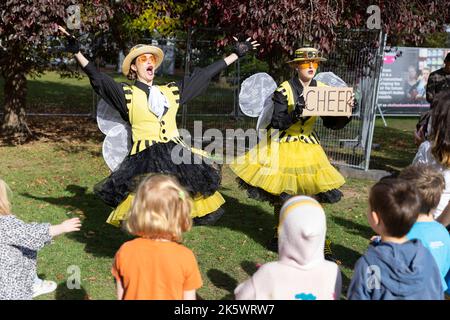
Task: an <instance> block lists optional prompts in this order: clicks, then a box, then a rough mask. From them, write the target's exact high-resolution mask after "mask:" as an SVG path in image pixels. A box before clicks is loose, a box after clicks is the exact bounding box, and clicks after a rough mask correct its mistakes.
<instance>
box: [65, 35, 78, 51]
mask: <svg viewBox="0 0 450 320" xmlns="http://www.w3.org/2000/svg"><path fill="white" fill-rule="evenodd" d="M66 38H67V45H66V51H67V52H71V53H78V52H79V51H80V43H79V42H78V40H77V38H75V37H74V36H66Z"/></svg>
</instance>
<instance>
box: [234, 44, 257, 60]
mask: <svg viewBox="0 0 450 320" xmlns="http://www.w3.org/2000/svg"><path fill="white" fill-rule="evenodd" d="M252 49H253V46H252V44H251V42H250V41H242V42H236V44H235V45H234V49H233V52H234V53H236V54H237V56H238V57H239V58H242V57H243V56H245V55H246V54H247V52H248V51H250V50H252Z"/></svg>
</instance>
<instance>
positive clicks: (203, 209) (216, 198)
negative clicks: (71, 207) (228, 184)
mask: <svg viewBox="0 0 450 320" xmlns="http://www.w3.org/2000/svg"><path fill="white" fill-rule="evenodd" d="M133 199H134V194H129V195H128V197H127V198H126V199H125V200H124V201H122V203H121V204H119V205H118V206H117V208H116V209H114V210H113V211H112V212H111V214H110V215H109V217H108V219H107V220H106V222H107V223H109V224H112V225H113V226H115V227H119V226H120V223H121V221H123V220H125V219H126V215H127V214H128V211H129V210H130V209H131V205H132V203H133ZM224 203H225V199H224V198H223V197H222V195H221V194H220V193H219V192H217V191H216V192H215V193H214V194H213V195H212V196H209V197H207V198H205V197H197V198H195V199H194V201H193V203H192V204H193V206H192V212H191V216H192V218H195V217H203V216H206V215H207V214H209V213H212V212H214V211H216V210H217V209H219V208H220V206H222V205H223V204H224Z"/></svg>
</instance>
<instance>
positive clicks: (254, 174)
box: [230, 140, 345, 201]
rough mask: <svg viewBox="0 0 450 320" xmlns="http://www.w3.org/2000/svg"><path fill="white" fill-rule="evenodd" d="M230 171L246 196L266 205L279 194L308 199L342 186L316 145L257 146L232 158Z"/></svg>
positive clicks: (262, 144)
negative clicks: (243, 188)
mask: <svg viewBox="0 0 450 320" xmlns="http://www.w3.org/2000/svg"><path fill="white" fill-rule="evenodd" d="M230 168H231V170H232V171H233V172H234V173H235V174H236V175H237V176H238V178H239V180H240V184H241V186H242V187H245V188H246V189H247V190H248V191H249V192H248V193H249V195H250V196H251V195H252V194H253V195H255V196H254V198H257V199H261V200H268V201H272V200H274V199H275V198H276V197H277V196H279V195H281V194H282V193H286V194H288V195H299V194H301V195H310V196H312V195H316V194H320V193H324V192H328V191H331V190H335V189H338V188H339V187H341V186H342V185H343V184H344V183H345V180H344V177H343V176H342V175H341V174H340V173H339V172H338V171H337V170H336V169H335V168H334V167H333V166H332V165H331V164H330V162H329V161H328V157H327V155H326V154H325V152H324V150H323V149H322V147H321V146H320V144H312V143H305V142H302V141H300V140H296V141H290V142H277V141H274V140H270V141H269V142H268V143H259V144H258V145H256V146H255V147H254V148H252V149H251V150H250V151H248V152H247V153H245V154H244V155H242V156H239V157H237V158H235V159H234V162H233V163H232V164H231V165H230ZM250 191H251V192H250Z"/></svg>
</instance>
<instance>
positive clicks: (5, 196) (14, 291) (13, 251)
mask: <svg viewBox="0 0 450 320" xmlns="http://www.w3.org/2000/svg"><path fill="white" fill-rule="evenodd" d="M9 194H11V190H10V189H9V187H8V185H7V184H6V183H5V182H4V181H3V180H2V179H0V300H6V299H7V300H31V299H32V298H33V284H34V282H35V278H36V257H37V252H38V251H39V250H40V249H41V248H42V247H43V246H44V245H46V244H48V243H50V241H51V240H52V238H54V237H56V236H58V235H61V234H63V233H67V232H73V231H79V230H80V227H81V223H80V219H78V218H73V219H69V220H66V221H64V222H63V223H61V224H59V225H54V226H52V225H50V224H49V223H25V222H23V221H22V220H20V219H18V218H17V217H15V216H14V215H13V214H12V213H11V203H10V195H9Z"/></svg>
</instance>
